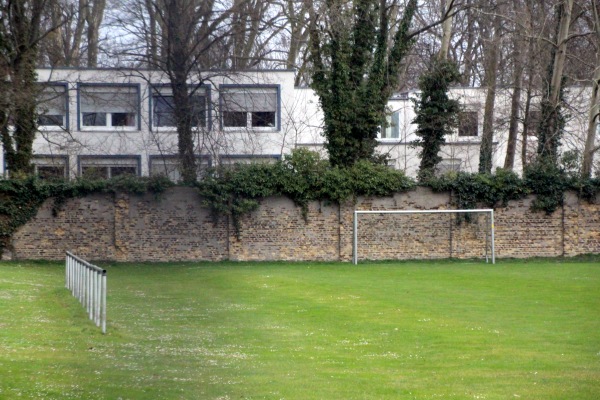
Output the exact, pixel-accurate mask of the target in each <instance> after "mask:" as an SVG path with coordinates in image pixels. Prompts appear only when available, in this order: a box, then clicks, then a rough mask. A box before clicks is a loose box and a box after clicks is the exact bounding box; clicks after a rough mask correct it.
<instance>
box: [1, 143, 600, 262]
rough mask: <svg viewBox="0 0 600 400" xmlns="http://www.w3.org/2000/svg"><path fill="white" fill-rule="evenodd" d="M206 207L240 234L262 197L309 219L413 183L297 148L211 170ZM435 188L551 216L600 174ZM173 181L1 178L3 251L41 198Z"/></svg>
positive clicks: (540, 173)
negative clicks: (321, 207)
mask: <svg viewBox="0 0 600 400" xmlns="http://www.w3.org/2000/svg"><path fill="white" fill-rule="evenodd" d="M195 185H196V187H197V189H198V190H199V192H200V194H201V197H202V199H203V200H202V201H203V203H204V205H206V206H208V207H210V208H211V209H212V210H213V213H214V215H215V216H218V215H227V216H229V217H231V220H232V222H233V225H234V227H235V229H236V231H237V233H239V228H240V218H241V217H242V216H243V215H245V214H248V213H250V212H252V211H253V210H256V209H257V208H258V206H259V204H260V203H259V202H260V199H262V198H265V197H269V196H287V197H289V198H290V199H292V200H293V201H294V203H295V204H296V205H297V206H299V207H300V208H301V210H302V214H303V216H304V218H305V219H306V218H307V214H308V204H309V202H310V201H315V200H317V201H325V202H332V203H341V202H344V201H346V200H352V199H355V198H356V197H357V196H390V195H393V194H394V193H399V192H406V191H408V190H411V189H413V188H414V187H415V186H416V183H415V181H414V180H412V179H410V178H408V177H407V176H406V175H404V174H403V173H402V172H400V171H397V170H393V169H390V168H387V167H385V166H383V165H378V164H373V163H370V162H368V161H359V162H357V163H355V164H354V165H353V166H352V167H349V168H340V167H332V166H330V165H329V163H328V162H327V161H326V160H324V159H322V158H320V157H319V155H318V154H317V153H314V152H311V151H308V150H306V149H298V150H296V151H294V152H293V153H292V154H290V155H288V156H286V157H285V158H284V159H283V160H281V161H279V162H277V163H274V164H250V165H236V166H233V167H228V168H220V169H213V170H211V171H209V172H208V173H207V174H206V176H204V177H203V179H202V180H200V181H199V182H196V184H195ZM424 185H425V186H429V187H430V188H432V189H433V190H434V191H447V192H450V193H451V194H452V199H453V202H454V206H456V207H457V208H476V207H478V206H479V205H485V206H487V207H499V206H504V205H506V204H507V202H508V201H510V200H517V199H521V198H524V197H525V196H527V195H528V194H536V195H537V196H536V200H535V201H534V202H533V204H532V208H533V209H534V210H537V211H545V212H547V213H552V212H553V211H555V210H556V209H557V208H558V207H560V206H561V205H562V202H563V196H564V192H565V190H567V189H571V190H575V191H577V192H578V193H579V194H580V196H581V198H583V199H586V200H588V201H590V202H593V201H595V199H596V198H597V195H598V193H600V179H597V178H596V179H585V180H582V179H580V178H578V177H577V176H574V175H572V174H568V173H566V172H565V170H564V169H561V168H559V167H555V166H550V167H548V166H547V165H543V164H533V165H530V166H528V168H527V169H526V170H525V172H524V174H523V178H521V177H519V176H518V175H516V174H515V173H513V172H510V171H504V170H501V169H498V170H497V171H496V173H495V174H469V173H464V172H459V173H450V174H446V175H443V176H441V177H434V178H431V179H429V180H428V181H427V182H425V183H424ZM170 186H173V183H171V182H170V181H169V180H168V179H167V178H164V177H152V178H139V177H132V176H124V177H118V178H115V179H111V180H85V179H77V180H74V181H58V182H48V181H42V180H39V179H37V178H27V179H20V180H19V179H15V180H0V255H1V254H2V251H3V250H4V249H5V248H6V247H7V246H8V245H9V242H10V238H11V236H12V235H13V233H14V232H15V231H16V230H17V229H18V228H19V227H20V226H22V225H23V224H25V223H26V222H27V221H28V220H29V219H30V218H32V217H33V216H35V215H36V213H37V211H38V209H39V207H40V206H41V205H42V203H43V202H44V201H45V200H47V199H49V198H53V199H54V203H53V212H54V213H55V214H56V213H57V212H58V211H59V210H60V208H61V207H62V206H63V204H64V203H65V201H66V200H67V199H70V198H75V197H82V196H86V195H89V194H92V193H117V192H125V193H132V194H145V193H154V194H156V195H159V194H160V193H162V192H164V191H165V190H166V189H167V188H168V187H170Z"/></svg>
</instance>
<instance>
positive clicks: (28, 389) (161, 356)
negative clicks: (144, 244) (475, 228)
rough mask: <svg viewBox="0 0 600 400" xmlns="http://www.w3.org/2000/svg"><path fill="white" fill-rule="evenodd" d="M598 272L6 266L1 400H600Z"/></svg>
mask: <svg viewBox="0 0 600 400" xmlns="http://www.w3.org/2000/svg"><path fill="white" fill-rule="evenodd" d="M599 261H600V260H599V259H595V260H593V259H592V260H587V261H568V260H567V261H558V260H545V261H542V260H536V261H528V262H524V261H504V260H500V261H499V262H498V264H496V265H495V266H492V265H489V264H488V265H486V264H483V263H480V262H458V261H452V262H448V261H445V262H411V263H370V264H362V265H359V266H357V267H356V266H352V265H350V264H325V263H312V264H311V263H298V264H293V263H292V264H285V263H255V264H254V263H216V264H210V263H174V264H144V265H139V264H138V265H134V264H116V265H112V264H107V265H104V266H105V267H106V268H107V269H108V287H109V293H108V317H109V319H108V333H107V335H102V334H101V333H100V329H98V328H96V327H95V326H94V325H93V324H92V323H91V322H90V321H89V320H87V317H86V315H85V312H84V310H83V308H82V307H81V306H80V305H79V303H78V302H77V300H76V299H74V298H73V297H72V296H71V295H70V293H69V292H68V291H67V290H66V289H64V267H63V265H61V264H58V263H41V262H37V263H27V262H4V263H0V398H1V399H13V398H24V399H31V398H44V399H119V398H121V399H232V400H233V399H302V400H306V399H334V400H335V399H503V400H504V399H544V400H548V399H561V400H564V399H570V400H572V399H594V400H596V399H598V398H600V262H599Z"/></svg>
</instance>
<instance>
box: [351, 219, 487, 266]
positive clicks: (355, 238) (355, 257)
mask: <svg viewBox="0 0 600 400" xmlns="http://www.w3.org/2000/svg"><path fill="white" fill-rule="evenodd" d="M456 213H458V214H468V213H486V214H488V215H489V227H490V233H491V252H492V264H495V263H496V251H495V248H494V210H493V209H491V208H483V209H474V210H371V211H359V210H355V211H354V227H353V229H352V263H353V264H354V265H356V264H358V216H359V215H361V214H456ZM487 248H488V246H487V235H486V247H485V252H486V253H485V259H486V262H487V261H488V256H487Z"/></svg>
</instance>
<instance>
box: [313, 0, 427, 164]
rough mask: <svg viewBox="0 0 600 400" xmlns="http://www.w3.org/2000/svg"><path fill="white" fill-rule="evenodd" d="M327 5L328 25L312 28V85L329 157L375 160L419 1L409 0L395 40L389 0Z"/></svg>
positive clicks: (336, 0)
mask: <svg viewBox="0 0 600 400" xmlns="http://www.w3.org/2000/svg"><path fill="white" fill-rule="evenodd" d="M325 5H326V9H327V11H328V14H329V20H328V21H327V26H326V27H317V26H316V24H314V25H313V26H312V28H311V43H310V58H311V61H312V64H313V68H314V70H313V73H312V87H313V88H314V90H315V92H316V93H317V95H318V96H319V99H320V104H321V108H322V110H323V116H324V124H325V127H324V135H325V147H326V149H327V151H328V152H329V160H330V162H331V164H332V165H334V166H350V165H353V164H354V163H355V162H356V161H358V160H364V159H371V160H373V159H375V155H374V153H375V147H376V145H377V134H378V133H379V130H380V128H381V121H383V120H384V119H385V112H386V105H387V102H388V99H389V98H390V96H391V95H392V92H393V90H394V89H395V88H396V87H397V84H398V78H399V72H400V66H401V63H402V60H403V59H404V56H405V55H406V53H407V52H408V50H409V49H410V48H411V46H412V44H413V36H414V35H413V34H411V33H410V32H409V28H410V25H411V21H412V19H413V16H414V14H415V12H416V9H417V2H416V0H409V1H408V4H407V5H406V8H405V10H404V15H403V17H402V19H401V21H400V23H399V25H398V28H397V30H396V33H395V34H394V35H393V37H392V38H389V37H388V36H389V35H388V33H389V31H390V26H389V21H388V9H387V7H386V4H385V2H384V1H381V0H356V1H354V2H353V3H351V5H349V3H348V2H346V1H340V0H328V1H326V4H325ZM390 43H391V44H390Z"/></svg>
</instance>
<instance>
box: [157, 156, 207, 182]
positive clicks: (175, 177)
mask: <svg viewBox="0 0 600 400" xmlns="http://www.w3.org/2000/svg"><path fill="white" fill-rule="evenodd" d="M179 165H180V164H179V159H178V157H177V156H173V155H156V156H150V176H158V175H163V176H166V177H167V178H169V179H170V180H171V181H173V182H179V181H180V180H181V172H180V170H179ZM210 166H211V160H210V157H209V156H197V157H196V168H197V171H196V172H197V175H198V176H202V174H203V173H204V171H206V169H207V168H209V167H210Z"/></svg>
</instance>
